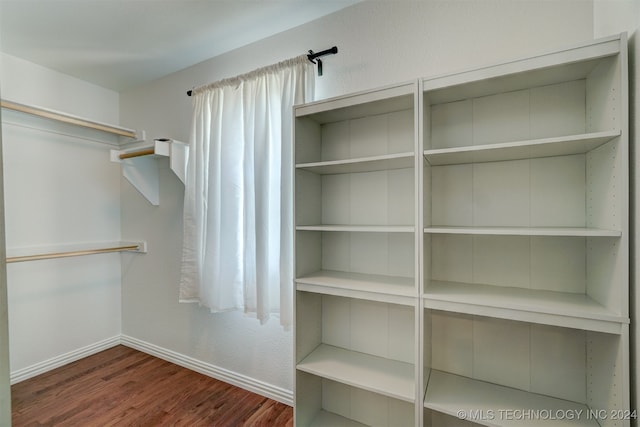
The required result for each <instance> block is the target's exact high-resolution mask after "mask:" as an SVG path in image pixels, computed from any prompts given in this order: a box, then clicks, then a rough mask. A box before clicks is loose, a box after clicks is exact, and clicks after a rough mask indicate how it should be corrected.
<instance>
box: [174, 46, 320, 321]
mask: <svg viewBox="0 0 640 427" xmlns="http://www.w3.org/2000/svg"><path fill="white" fill-rule="evenodd" d="M313 81H314V77H313V66H312V64H311V63H310V62H309V61H308V59H307V58H306V56H305V55H302V56H300V57H297V58H293V59H290V60H287V61H284V62H281V63H279V64H275V65H272V66H269V67H265V68H262V69H259V70H256V71H253V72H251V73H248V74H245V75H242V76H238V77H235V78H233V79H226V80H223V81H220V82H217V83H213V84H211V85H207V86H203V87H201V88H197V89H195V90H194V91H193V93H192V96H193V105H194V109H193V122H192V130H191V138H190V141H189V145H190V151H189V166H188V169H187V179H186V183H185V197H184V239H183V255H182V271H181V280H180V301H181V302H197V303H199V304H201V305H203V306H205V307H208V308H209V309H210V310H211V311H213V312H222V311H230V310H242V311H244V312H245V313H250V314H252V315H255V316H256V317H257V318H258V319H259V320H260V321H261V322H263V323H264V322H265V321H267V320H268V319H269V317H270V316H271V315H279V317H280V322H281V323H282V324H283V325H284V326H288V325H290V324H291V320H292V311H293V307H292V306H293V218H292V215H293V206H292V203H293V202H292V200H293V196H292V193H293V183H292V181H293V166H292V165H293V159H292V153H293V141H292V118H293V111H292V107H293V105H294V104H299V103H302V102H305V101H308V100H311V99H312V98H313Z"/></svg>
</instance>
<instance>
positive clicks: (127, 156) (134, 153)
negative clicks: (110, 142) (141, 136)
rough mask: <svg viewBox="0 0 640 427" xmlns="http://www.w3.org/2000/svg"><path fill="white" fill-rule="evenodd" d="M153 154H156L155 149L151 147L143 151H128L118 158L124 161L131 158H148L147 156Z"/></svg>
mask: <svg viewBox="0 0 640 427" xmlns="http://www.w3.org/2000/svg"><path fill="white" fill-rule="evenodd" d="M155 153H156V149H155V147H151V148H145V149H144V150H138V151H130V152H128V153H122V154H120V155H119V156H118V157H119V158H120V159H121V160H124V159H131V158H133V157H140V156H148V155H151V154H155Z"/></svg>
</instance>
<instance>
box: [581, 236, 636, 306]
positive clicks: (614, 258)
mask: <svg viewBox="0 0 640 427" xmlns="http://www.w3.org/2000/svg"><path fill="white" fill-rule="evenodd" d="M627 257H628V252H627V250H626V248H624V247H623V244H622V242H621V239H620V238H602V239H597V238H588V239H587V293H588V294H589V295H590V296H591V297H592V298H593V299H594V300H596V301H598V302H599V303H600V304H602V305H603V306H605V307H606V308H607V309H609V310H611V311H612V312H614V313H619V314H621V315H622V316H628V315H629V308H628V301H629V300H628V295H629V294H628V270H627V268H625V267H626V266H627V265H628V264H627V262H628V261H627Z"/></svg>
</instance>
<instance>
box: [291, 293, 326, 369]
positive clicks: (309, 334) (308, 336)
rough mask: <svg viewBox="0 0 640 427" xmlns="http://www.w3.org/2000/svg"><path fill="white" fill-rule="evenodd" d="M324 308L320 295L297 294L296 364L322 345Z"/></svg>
mask: <svg viewBox="0 0 640 427" xmlns="http://www.w3.org/2000/svg"><path fill="white" fill-rule="evenodd" d="M322 308H323V307H322V299H321V296H320V295H316V294H312V293H309V292H296V337H295V350H296V354H295V361H296V363H299V362H300V361H301V360H302V359H304V358H305V357H307V355H309V354H310V353H311V352H312V351H313V350H314V349H315V348H316V347H318V346H319V345H320V344H321V343H322V339H323V336H322V331H323V329H322V322H321V320H320V319H321V316H322Z"/></svg>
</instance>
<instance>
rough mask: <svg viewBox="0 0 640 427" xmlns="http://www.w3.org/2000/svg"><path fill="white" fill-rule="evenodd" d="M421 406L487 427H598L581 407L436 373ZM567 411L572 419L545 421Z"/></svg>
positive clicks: (587, 411)
mask: <svg viewBox="0 0 640 427" xmlns="http://www.w3.org/2000/svg"><path fill="white" fill-rule="evenodd" d="M424 406H425V408H429V409H433V410H436V411H439V412H442V413H445V414H448V415H452V416H454V417H456V418H460V415H463V417H465V418H466V420H467V421H471V422H475V423H478V424H481V425H487V426H496V427H540V426H546V425H548V426H554V427H570V426H582V427H591V426H592V427H598V426H599V424H598V422H597V421H596V420H595V419H593V418H595V417H590V416H589V414H590V413H589V408H588V407H587V406H586V405H584V404H580V403H575V402H570V401H567V400H562V399H556V398H554V397H549V396H544V395H541V394H536V393H531V392H526V391H522V390H518V389H514V388H510V387H504V386H500V385H496V384H491V383H487V382H484V381H479V380H474V379H471V378H466V377H461V376H458V375H453V374H449V373H445V372H441V371H436V370H433V371H431V375H430V378H429V384H428V386H427V393H426V397H425V400H424ZM460 411H462V412H460ZM517 411H519V413H520V414H523V411H530V412H528V414H529V415H531V416H527V417H525V416H520V417H518V416H516V415H517V414H518V412H517ZM536 411H538V412H536ZM568 412H571V414H575V417H573V419H571V417H565V418H564V419H559V418H561V417H553V419H547V420H546V421H545V419H544V418H545V416H546V415H547V414H557V413H561V414H564V413H568ZM536 414H538V415H537V416H536Z"/></svg>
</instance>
